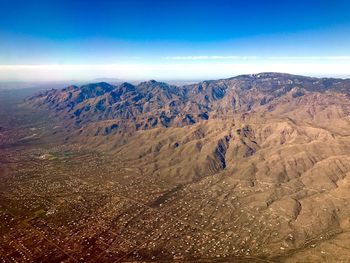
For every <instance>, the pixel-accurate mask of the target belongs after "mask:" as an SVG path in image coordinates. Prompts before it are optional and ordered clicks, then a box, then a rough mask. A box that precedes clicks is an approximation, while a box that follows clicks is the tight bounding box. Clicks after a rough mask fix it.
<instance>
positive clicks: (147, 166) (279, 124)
mask: <svg viewBox="0 0 350 263" xmlns="http://www.w3.org/2000/svg"><path fill="white" fill-rule="evenodd" d="M349 91H350V80H343V79H328V78H327V79H326V78H323V79H318V78H310V77H303V76H295V75H289V74H280V73H261V74H255V75H241V76H237V77H234V78H230V79H223V80H212V81H203V82H201V83H198V84H193V85H185V86H181V87H178V86H172V85H168V84H166V83H161V82H156V81H154V80H151V81H148V82H142V83H140V84H139V85H136V86H134V85H131V84H128V83H123V84H121V85H119V86H112V85H109V84H107V83H96V84H90V85H85V86H82V87H75V86H71V87H68V88H65V89H63V90H50V91H47V92H44V93H42V94H39V95H37V96H34V97H32V98H30V99H29V100H28V101H27V102H28V103H29V104H31V105H34V106H36V107H41V108H46V109H49V111H50V112H51V113H52V114H53V115H55V116H57V118H60V119H62V121H63V123H64V124H65V127H66V132H67V134H68V135H69V136H68V140H72V141H74V142H79V143H82V144H84V145H88V146H89V147H93V148H96V147H97V148H98V149H101V150H103V151H108V152H111V153H112V154H117V155H118V156H121V157H120V158H123V162H124V163H125V165H128V166H130V167H137V168H138V169H140V171H142V178H147V180H148V181H149V182H162V183H164V185H172V186H173V188H172V189H176V190H172V192H171V193H169V194H168V195H165V196H166V197H167V198H163V199H164V200H163V199H162V198H160V199H159V200H158V199H157V200H158V201H159V202H162V200H163V201H164V202H165V203H163V206H161V209H164V211H165V212H168V211H175V210H176V209H177V208H176V207H179V204H181V202H183V200H187V199H186V198H187V197H186V196H185V194H183V195H182V194H181V193H186V194H187V193H191V194H193V195H194V193H196V194H198V196H199V195H200V196H201V198H202V199H201V200H209V201H208V205H207V207H206V206H203V207H196V208H195V209H193V211H197V210H198V211H202V213H203V216H202V217H203V218H204V219H203V222H208V220H209V219H206V218H210V220H214V219H215V220H217V221H218V222H220V228H221V229H220V231H222V233H231V232H232V233H235V231H238V232H239V231H241V234H240V235H237V236H236V234H234V240H235V241H234V242H236V241H237V242H238V241H239V242H240V243H239V244H236V245H235V246H236V247H245V248H244V249H247V248H249V249H248V251H249V253H250V254H253V255H271V254H274V255H278V254H281V253H282V254H284V253H291V251H294V250H296V249H299V248H304V247H306V246H308V244H309V243H310V242H316V241H317V240H321V239H322V242H325V243H324V247H328V246H331V243H327V242H328V241H326V238H327V240H328V239H330V238H337V235H338V234H339V233H343V234H344V233H345V234H344V235H345V236H346V235H347V234H346V233H348V231H349V229H350V228H349V223H348V222H350V221H349V220H350V206H349V202H348V201H347V200H349V198H350V194H349V193H350V188H349V174H350V166H349V156H350V99H349ZM140 180H141V179H140ZM142 180H143V179H142ZM136 181H137V180H136ZM136 181H135V182H136ZM180 186H181V187H180ZM193 198H194V197H193ZM191 200H192V201H193V200H194V199H191ZM191 200H189V202H192V201H191ZM211 200H217V201H218V202H221V203H220V204H222V206H221V205H218V207H216V208H215V210H214V209H212V208H211V207H210V206H209V204H210V202H211ZM193 202H195V201H193ZM203 202H204V201H203ZM186 204H187V203H186ZM158 206H160V204H158V203H157V207H158ZM194 206H195V205H194ZM222 207H224V208H222ZM201 209H202V210H201ZM191 211H192V210H191ZM253 215H254V216H253ZM187 217H188V218H189V220H190V221H191V220H192V221H193V222H195V220H197V219H198V220H199V221H201V220H202V219H200V218H198V215H197V214H196V213H193V214H191V213H189V214H188V215H186V218H187ZM232 218H234V219H235V220H234V221H232ZM247 218H248V219H249V220H250V219H251V220H252V222H254V224H253V223H252V224H251V225H250V224H248V225H247V221H246V220H248V219H247ZM203 222H202V221H201V222H199V224H202V223H203ZM344 222H345V223H344ZM203 224H204V223H203ZM205 224H206V223H205ZM253 225H254V227H255V228H254V229H253ZM208 229H209V227H208ZM237 229H239V230H237ZM243 230H244V231H247V232H246V233H245V232H244V231H243ZM217 231H219V230H217ZM242 231H243V232H244V233H245V234H244V233H243V232H242ZM251 231H253V232H251ZM254 231H255V232H254ZM242 233H243V234H242ZM252 233H254V235H252ZM232 235H233V234H232ZM344 235H343V236H344ZM248 237H249V238H248ZM227 242H228V241H227ZM317 242H318V241H317ZM320 242H321V241H320ZM258 243H259V244H258ZM242 244H243V245H242ZM257 244H258V245H257ZM252 248H253V249H252ZM244 251H247V250H244ZM306 251H307V250H306ZM302 253H304V252H302ZM302 256H305V257H307V256H308V255H305V254H301V256H300V255H296V256H295V258H296V260H298V258H299V257H301V258H302Z"/></svg>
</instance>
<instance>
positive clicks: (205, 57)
mask: <svg viewBox="0 0 350 263" xmlns="http://www.w3.org/2000/svg"><path fill="white" fill-rule="evenodd" d="M257 58H258V57H256V56H170V57H163V59H167V60H226V59H228V60H249V59H257Z"/></svg>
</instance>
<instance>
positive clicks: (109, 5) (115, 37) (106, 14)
mask: <svg viewBox="0 0 350 263" xmlns="http://www.w3.org/2000/svg"><path fill="white" fill-rule="evenodd" d="M0 10H1V12H0V79H1V80H26V81H27V80H45V81H46V80H67V79H76V80H81V79H93V78H97V77H108V78H121V79H130V80H131V79H150V78H154V79H213V78H220V77H230V76H234V75H237V74H242V73H256V72H261V71H279V72H281V71H283V72H289V73H297V74H305V75H314V76H342V77H350V1H348V0H318V1H315V0H293V1H283V0H275V1H273V0H270V1H264V0H259V1H258V0H255V1H254V0H245V1H243V0H241V1H235V0H231V1H229V0H215V1H214V0H212V1H209V0H208V1H204V0H202V1H199V0H198V1H194V0H185V1H184V0H169V1H167V0H162V1H158V0H123V1H121V0H108V1H107V0H105V1H103V0H99V1H98V0H96V1H92V0H84V1H82V0H81V1H80V0H50V1H49V0H45V1H40V0H37V1H35V0H32V1H31V0H26V1H18V0H0Z"/></svg>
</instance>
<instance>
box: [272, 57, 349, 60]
mask: <svg viewBox="0 0 350 263" xmlns="http://www.w3.org/2000/svg"><path fill="white" fill-rule="evenodd" d="M267 59H271V60H350V56H287V57H267Z"/></svg>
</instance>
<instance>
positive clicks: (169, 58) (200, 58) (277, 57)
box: [162, 56, 350, 60]
mask: <svg viewBox="0 0 350 263" xmlns="http://www.w3.org/2000/svg"><path fill="white" fill-rule="evenodd" d="M162 59H165V60H350V56H266V57H264V56H167V57H162Z"/></svg>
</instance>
